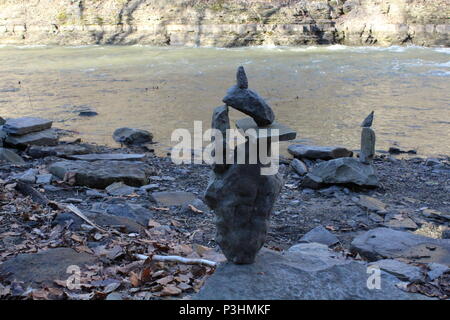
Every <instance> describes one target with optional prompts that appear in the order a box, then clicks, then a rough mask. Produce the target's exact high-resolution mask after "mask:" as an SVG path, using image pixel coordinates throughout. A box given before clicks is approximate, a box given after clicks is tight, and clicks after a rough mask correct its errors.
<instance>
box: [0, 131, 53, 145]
mask: <svg viewBox="0 0 450 320" xmlns="http://www.w3.org/2000/svg"><path fill="white" fill-rule="evenodd" d="M5 143H6V144H8V145H12V146H14V147H16V148H25V147H27V146H29V145H35V146H54V145H57V144H58V134H57V133H56V131H55V130H54V129H47V130H43V131H39V132H31V133H27V134H24V135H21V136H15V135H8V137H7V138H6V139H5Z"/></svg>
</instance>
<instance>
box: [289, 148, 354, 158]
mask: <svg viewBox="0 0 450 320" xmlns="http://www.w3.org/2000/svg"><path fill="white" fill-rule="evenodd" d="M288 152H289V153H290V154H292V155H293V156H294V157H295V158H299V159H311V160H318V159H321V160H331V159H338V158H344V157H351V156H352V155H353V152H352V151H350V150H348V149H346V148H344V147H320V146H307V145H302V144H291V145H290V146H289V147H288Z"/></svg>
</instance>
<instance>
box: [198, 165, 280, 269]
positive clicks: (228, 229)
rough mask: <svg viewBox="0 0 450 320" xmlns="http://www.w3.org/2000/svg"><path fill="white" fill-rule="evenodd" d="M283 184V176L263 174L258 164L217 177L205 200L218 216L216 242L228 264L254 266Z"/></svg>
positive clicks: (234, 168)
mask: <svg viewBox="0 0 450 320" xmlns="http://www.w3.org/2000/svg"><path fill="white" fill-rule="evenodd" d="M282 185H283V179H282V177H281V175H280V174H275V175H261V165H259V164H233V165H231V166H230V167H229V168H228V169H227V170H226V171H225V172H223V173H216V174H215V177H214V179H213V181H212V182H211V183H210V184H209V186H208V188H207V190H206V194H205V201H206V203H207V205H208V206H209V207H210V208H211V209H213V210H214V212H215V214H216V226H217V234H216V242H217V243H218V244H219V246H220V248H221V249H222V251H223V252H224V254H225V256H226V257H227V259H228V261H231V262H233V263H237V264H247V263H253V261H254V259H255V257H256V254H257V253H258V251H259V250H260V249H261V248H262V246H263V244H264V242H265V240H266V236H267V228H268V223H269V217H270V214H271V212H272V208H273V205H274V203H275V200H276V199H277V197H278V195H279V193H280V191H281V187H282Z"/></svg>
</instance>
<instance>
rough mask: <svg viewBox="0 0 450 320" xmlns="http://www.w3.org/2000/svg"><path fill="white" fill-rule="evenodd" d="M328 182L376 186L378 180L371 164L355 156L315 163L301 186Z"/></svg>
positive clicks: (314, 186) (313, 185) (311, 186)
mask: <svg viewBox="0 0 450 320" xmlns="http://www.w3.org/2000/svg"><path fill="white" fill-rule="evenodd" d="M330 184H343V185H347V184H354V185H358V186H361V187H377V186H378V185H379V181H378V178H377V176H376V172H375V168H374V167H373V166H372V165H369V164H364V163H361V162H360V161H358V160H357V159H355V158H339V159H334V160H330V161H325V162H321V163H319V164H317V165H316V166H314V167H313V168H312V170H311V172H310V173H308V174H307V175H306V177H305V179H304V180H303V182H302V186H304V187H307V188H313V189H317V188H320V187H322V186H326V185H330Z"/></svg>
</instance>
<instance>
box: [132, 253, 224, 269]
mask: <svg viewBox="0 0 450 320" xmlns="http://www.w3.org/2000/svg"><path fill="white" fill-rule="evenodd" d="M134 256H135V257H136V258H138V259H139V260H147V259H148V258H150V259H151V260H153V261H161V262H179V263H184V264H203V265H206V266H208V267H213V268H215V267H217V262H215V261H211V260H206V259H190V258H184V257H180V256H160V255H157V254H155V255H153V256H152V257H149V256H146V255H144V254H137V253H136V254H135V255H134Z"/></svg>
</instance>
